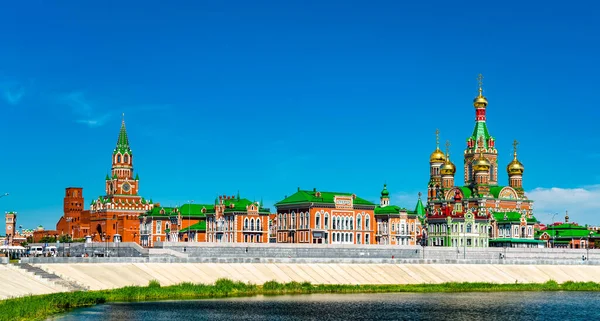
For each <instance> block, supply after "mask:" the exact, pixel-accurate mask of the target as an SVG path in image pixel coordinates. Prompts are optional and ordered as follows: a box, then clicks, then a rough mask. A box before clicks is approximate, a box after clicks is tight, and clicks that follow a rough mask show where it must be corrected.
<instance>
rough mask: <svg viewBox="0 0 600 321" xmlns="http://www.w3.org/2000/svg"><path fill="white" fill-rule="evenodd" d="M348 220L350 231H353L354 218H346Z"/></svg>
mask: <svg viewBox="0 0 600 321" xmlns="http://www.w3.org/2000/svg"><path fill="white" fill-rule="evenodd" d="M348 220H349V221H350V229H351V230H353V229H354V218H352V217H350V218H348Z"/></svg>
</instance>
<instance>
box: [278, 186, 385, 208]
mask: <svg viewBox="0 0 600 321" xmlns="http://www.w3.org/2000/svg"><path fill="white" fill-rule="evenodd" d="M317 193H320V195H319V196H317ZM352 195H353V194H352V193H342V192H319V191H317V190H316V189H315V190H312V191H304V190H298V191H297V192H296V193H294V194H292V195H291V196H288V197H286V198H285V199H283V200H281V201H279V202H277V203H276V204H275V206H281V205H288V204H302V203H327V204H334V198H335V197H336V196H352ZM353 204H354V205H367V206H375V204H374V203H371V202H369V201H367V200H366V199H364V198H360V197H358V196H356V198H354V200H353Z"/></svg>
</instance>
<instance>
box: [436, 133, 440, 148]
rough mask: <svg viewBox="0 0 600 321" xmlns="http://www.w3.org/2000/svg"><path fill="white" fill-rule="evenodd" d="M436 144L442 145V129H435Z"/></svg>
mask: <svg viewBox="0 0 600 321" xmlns="http://www.w3.org/2000/svg"><path fill="white" fill-rule="evenodd" d="M435 146H437V147H440V130H439V129H436V130H435Z"/></svg>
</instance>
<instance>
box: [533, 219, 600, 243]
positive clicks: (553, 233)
mask: <svg viewBox="0 0 600 321" xmlns="http://www.w3.org/2000/svg"><path fill="white" fill-rule="evenodd" d="M535 238H536V239H537V240H539V241H540V242H543V243H545V244H546V246H547V247H556V248H571V249H585V248H589V249H597V248H600V233H598V231H597V230H594V229H590V228H589V227H587V226H581V225H579V224H577V223H569V213H568V212H567V213H566V214H565V222H564V223H563V222H558V223H553V224H552V225H550V226H547V227H545V228H543V229H539V230H537V231H536V233H535Z"/></svg>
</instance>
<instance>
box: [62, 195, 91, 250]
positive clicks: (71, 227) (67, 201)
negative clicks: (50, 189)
mask: <svg viewBox="0 0 600 321" xmlns="http://www.w3.org/2000/svg"><path fill="white" fill-rule="evenodd" d="M83 204H84V199H83V188H81V187H67V188H66V189H65V197H64V199H63V216H61V218H60V219H59V220H58V222H57V223H56V231H58V234H59V235H65V234H66V235H69V236H70V237H71V239H83V238H85V237H86V236H87V235H89V234H90V211H89V210H84V209H83V206H84V205H83Z"/></svg>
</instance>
